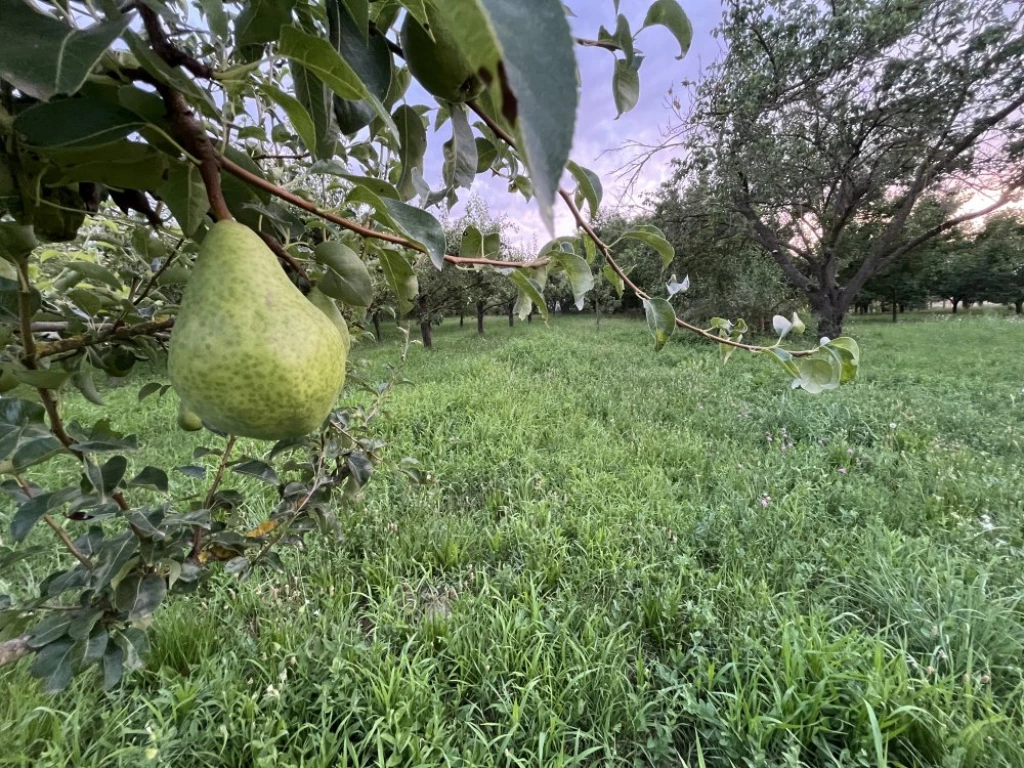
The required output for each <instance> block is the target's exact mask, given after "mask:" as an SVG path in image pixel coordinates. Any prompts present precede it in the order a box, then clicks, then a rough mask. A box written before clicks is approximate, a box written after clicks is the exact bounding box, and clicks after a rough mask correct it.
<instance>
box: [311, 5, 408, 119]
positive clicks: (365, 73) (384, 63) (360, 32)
mask: <svg viewBox="0 0 1024 768" xmlns="http://www.w3.org/2000/svg"><path fill="white" fill-rule="evenodd" d="M336 3H337V0H331V1H330V2H328V3H327V15H328V21H329V24H330V28H331V43H332V45H333V46H334V48H335V49H336V50H337V51H338V52H339V53H340V54H341V57H342V58H343V59H344V60H345V61H346V63H347V64H348V65H349V66H350V67H352V70H353V71H354V72H355V73H356V75H357V76H358V77H359V79H360V80H361V81H362V83H363V84H364V85H365V86H366V89H367V90H368V91H369V92H370V93H372V94H373V95H374V96H376V97H377V98H378V99H380V100H381V102H384V101H385V100H386V99H387V95H388V90H389V89H390V87H391V78H392V69H393V66H392V61H391V50H390V49H389V48H388V44H387V40H386V39H385V38H384V35H382V34H378V35H374V36H373V37H370V36H369V34H368V33H369V24H368V23H363V24H362V25H360V24H359V23H358V22H356V21H355V20H353V18H352V16H351V15H349V14H348V13H341V12H335V11H336V10H337V5H336ZM334 115H335V117H336V118H337V120H338V127H339V128H340V129H341V132H342V133H344V134H345V135H347V136H352V135H354V134H356V133H357V132H358V131H360V130H362V129H363V128H365V127H366V126H368V125H370V124H371V123H372V122H373V118H374V109H373V106H372V105H371V104H369V103H368V102H366V101H364V100H359V101H351V100H348V99H343V98H341V97H337V98H335V99H334ZM374 132H375V131H374V130H373V129H371V134H372V133H374Z"/></svg>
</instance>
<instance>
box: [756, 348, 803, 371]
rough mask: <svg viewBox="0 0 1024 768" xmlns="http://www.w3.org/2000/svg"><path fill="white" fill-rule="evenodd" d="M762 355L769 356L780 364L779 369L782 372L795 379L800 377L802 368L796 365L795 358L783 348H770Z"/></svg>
mask: <svg viewBox="0 0 1024 768" xmlns="http://www.w3.org/2000/svg"><path fill="white" fill-rule="evenodd" d="M761 354H763V355H767V356H768V357H770V358H771V359H772V360H774V361H775V362H776V363H778V364H779V367H781V368H782V370H784V371H785V372H786V373H787V374H788V375H789V376H791V377H792V378H793V379H796V378H798V377H799V376H800V367H799V366H798V365H797V364H796V360H795V358H794V357H793V355H791V354H790V353H789V352H787V351H786V350H784V349H783V348H782V347H769V348H768V349H766V350H764V352H762V353H761Z"/></svg>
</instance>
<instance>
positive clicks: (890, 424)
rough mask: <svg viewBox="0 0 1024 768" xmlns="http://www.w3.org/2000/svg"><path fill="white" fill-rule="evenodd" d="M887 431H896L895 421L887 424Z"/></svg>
mask: <svg viewBox="0 0 1024 768" xmlns="http://www.w3.org/2000/svg"><path fill="white" fill-rule="evenodd" d="M889 429H896V422H895V421H890V422H889Z"/></svg>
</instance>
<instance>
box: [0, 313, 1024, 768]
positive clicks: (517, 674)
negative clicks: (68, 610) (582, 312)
mask: <svg viewBox="0 0 1024 768" xmlns="http://www.w3.org/2000/svg"><path fill="white" fill-rule="evenodd" d="M504 322H505V321H504V319H502V318H494V319H493V320H489V321H488V325H487V336H486V338H478V337H477V336H476V335H475V332H474V331H475V329H473V328H471V327H470V324H468V323H467V325H466V327H465V328H463V329H460V328H458V327H457V323H454V324H453V323H451V321H449V322H447V323H445V324H444V325H443V326H442V327H441V328H440V329H439V330H438V333H437V334H436V336H435V345H436V350H435V351H434V352H427V351H424V350H422V349H421V348H418V347H414V348H413V349H412V351H411V353H410V361H409V363H408V365H407V366H406V368H405V370H404V371H403V373H402V375H404V376H406V377H408V378H409V379H411V380H412V381H413V382H414V385H413V386H407V387H401V388H400V389H399V390H398V391H397V393H396V395H395V396H394V398H393V400H392V401H391V402H390V406H389V417H388V420H387V434H386V436H385V437H386V438H387V440H388V441H389V443H390V444H391V447H390V450H391V451H392V452H393V453H394V455H396V456H402V455H412V456H416V457H418V458H419V459H420V460H421V461H422V462H423V463H424V464H425V465H426V466H428V467H429V468H430V469H431V470H432V472H433V474H435V475H436V477H437V482H436V483H435V484H434V485H433V486H432V487H430V488H429V489H426V490H424V489H419V488H415V487H411V486H410V485H409V484H408V483H407V482H405V480H403V478H402V477H400V476H398V475H397V474H396V475H389V474H387V473H381V474H380V475H378V476H377V477H375V478H374V479H373V480H372V482H371V485H370V487H369V488H368V492H367V497H366V501H365V504H364V505H363V506H362V507H360V508H359V509H356V510H353V511H352V512H351V513H348V514H347V517H346V519H345V529H346V532H345V536H344V539H343V540H342V541H340V542H339V543H338V544H336V545H334V544H332V545H326V544H319V545H315V546H313V547H312V548H311V549H310V550H309V551H307V552H305V553H298V552H295V553H293V554H291V555H290V556H289V557H288V558H287V560H288V563H289V567H290V568H291V575H290V577H282V576H280V575H278V576H274V575H271V574H267V575H265V576H264V575H261V576H259V577H257V578H253V579H251V580H249V581H247V582H244V583H241V584H239V583H236V582H234V581H233V580H231V579H229V578H227V577H219V578H218V579H217V580H216V581H215V583H214V584H212V585H211V587H210V588H209V589H208V590H207V591H206V592H204V593H202V594H201V595H199V596H196V597H193V598H187V599H179V600H176V601H175V602H174V604H173V606H172V607H170V608H168V609H166V610H163V611H162V612H161V613H160V614H159V615H158V618H157V620H156V623H155V627H154V630H153V647H154V653H153V657H152V659H151V664H150V667H149V669H148V670H146V671H144V672H141V673H136V674H134V675H133V676H132V677H131V678H129V679H128V681H127V682H126V683H125V684H124V685H123V686H122V687H120V688H119V689H117V690H116V691H114V692H112V693H109V694H103V693H102V692H101V691H100V690H99V688H100V686H99V685H98V681H97V679H96V678H94V677H91V676H85V677H83V678H79V679H78V680H76V682H75V683H74V684H73V686H72V688H71V690H69V691H68V692H67V693H66V694H63V695H60V696H58V697H56V698H52V697H47V696H45V695H44V694H42V693H41V692H39V690H38V688H37V686H36V685H35V683H34V682H33V681H31V679H30V678H29V676H28V675H27V673H26V671H25V669H24V667H21V666H19V667H18V668H16V669H13V670H11V669H8V670H5V671H3V672H2V673H0V690H3V691H4V695H2V696H0V766H32V767H33V768H36V767H40V768H46V767H49V766H65V765H74V766H83V767H84V766H140V765H166V766H175V767H176V768H177V767H178V766H181V767H187V766H299V765H302V766H324V767H326V766H341V765H352V766H355V765H385V764H386V765H395V766H413V765H457V766H489V765H517V766H518V765H522V766H526V765H535V766H541V765H545V766H547V765H621V766H634V765H636V766H640V765H653V766H680V765H687V766H734V765H735V766H751V767H752V766H765V767H768V766H771V767H775V766H778V767H779V768H781V767H782V766H874V767H875V768H878V767H879V766H886V765H892V766H901V765H906V766H943V767H944V768H952V767H953V766H978V767H979V768H981V767H982V766H985V767H986V768H987V767H988V766H1007V767H1009V766H1021V765H1024V714H1022V706H1024V674H1022V669H1021V666H1022V662H1024V605H1022V600H1024V557H1022V556H1021V555H1022V552H1021V547H1022V544H1024V527H1022V521H1024V461H1022V459H1024V355H1022V354H1021V351H1022V350H1024V323H1022V322H1015V321H1012V320H1003V319H995V318H981V319H962V318H950V317H948V316H945V317H943V318H941V319H938V320H936V319H929V320H927V321H922V322H904V323H900V324H899V325H896V326H892V325H890V324H888V323H885V322H881V321H879V320H878V319H874V318H869V319H866V320H862V321H860V322H859V323H851V325H850V327H849V330H850V332H851V333H852V334H853V335H855V336H856V337H857V338H858V339H859V341H860V342H861V345H862V348H863V353H864V361H863V368H862V377H861V379H860V380H859V381H858V382H857V383H856V384H854V385H851V386H848V387H844V388H843V389H842V390H841V391H838V392H833V393H830V394H826V395H822V396H811V395H807V394H806V393H803V392H800V391H791V390H789V388H788V386H787V385H786V382H785V381H783V379H782V378H781V376H780V374H779V372H778V371H777V370H776V369H775V368H773V367H772V365H771V363H770V362H769V361H767V360H758V359H755V358H751V357H749V356H741V355H736V356H735V357H734V358H733V360H732V361H731V362H730V363H729V365H728V367H725V368H723V367H722V366H721V365H720V362H719V354H718V351H717V350H716V349H714V348H713V347H709V346H707V345H702V344H700V343H698V342H689V341H673V342H672V343H670V344H669V346H668V347H667V348H666V349H665V350H664V351H663V352H661V353H659V354H655V353H654V352H653V350H652V349H651V346H652V345H651V344H650V341H649V338H648V337H647V335H646V329H645V327H644V326H643V324H642V323H639V322H637V321H631V320H618V319H616V320H607V319H606V320H604V321H603V322H602V324H601V328H600V330H597V329H596V328H595V326H594V322H593V319H592V318H577V319H570V318H567V317H559V318H557V319H556V320H555V321H554V322H553V326H552V327H551V328H545V326H544V324H543V323H542V322H540V321H539V320H535V321H534V322H533V323H532V324H530V325H526V324H520V325H517V326H516V327H515V328H513V329H509V328H507V327H504V325H503V324H504ZM389 330H390V331H391V333H392V334H393V333H394V330H393V329H389ZM353 356H354V358H356V359H365V360H367V361H368V362H367V365H368V366H369V368H370V369H372V370H377V371H382V370H383V365H384V364H385V363H386V362H393V361H394V360H395V359H396V358H397V345H396V344H395V343H394V341H393V340H391V341H388V342H387V343H385V344H383V345H380V346H374V345H364V346H361V347H359V348H358V349H357V350H355V351H354V352H353ZM141 383H142V380H135V381H131V382H129V383H128V384H127V385H126V386H124V387H122V388H120V389H117V390H114V391H112V392H110V393H109V394H108V399H109V400H110V401H111V402H112V405H113V408H112V409H111V412H112V413H118V406H119V405H120V406H123V407H124V409H125V410H122V411H120V414H119V417H122V418H128V419H130V420H131V423H130V424H126V425H125V426H126V427H128V428H130V429H131V430H132V431H136V432H138V433H140V434H141V435H145V436H147V443H146V445H147V447H146V448H145V450H144V451H143V452H141V453H140V455H139V456H138V457H137V458H136V459H135V463H136V464H137V466H139V467H141V466H142V465H143V464H144V463H145V460H146V456H147V455H149V456H155V455H164V456H166V455H172V456H174V457H175V458H174V461H175V462H177V463H178V464H188V463H191V462H192V460H191V452H192V448H193V447H194V446H195V445H198V444H200V443H202V442H204V441H205V442H206V443H210V442H211V440H212V438H210V437H209V436H206V437H204V436H199V437H195V436H193V435H191V434H184V433H180V432H176V431H174V430H173V428H172V427H173V423H174V405H173V403H172V402H170V401H169V400H165V401H164V402H160V401H158V400H156V399H155V398H151V399H149V400H147V401H145V403H144V405H143V406H137V405H135V404H134V403H135V400H136V393H137V391H138V386H139V385H140V384H141ZM71 408H72V410H73V411H74V412H75V413H77V414H78V415H79V416H82V415H86V414H88V415H95V410H96V409H95V407H94V406H90V405H88V404H85V403H84V402H79V401H74V402H73V403H71ZM148 436H152V439H148ZM246 449H247V450H248V451H249V452H250V453H253V452H255V451H256V450H257V446H256V444H253V443H250V444H249V445H248V446H247V447H246ZM65 471H67V472H68V473H69V475H70V474H72V473H73V472H75V471H76V470H75V469H74V468H73V467H72V466H71V465H70V464H69V465H67V466H66V467H65ZM129 472H131V469H130V470H129ZM174 482H175V484H176V490H177V491H178V492H183V491H187V490H188V489H189V488H190V487H191V486H190V484H196V483H197V481H194V480H191V479H189V478H187V477H185V476H184V475H178V476H176V477H175V479H174ZM195 490H196V491H198V490H199V485H198V484H196V485H195ZM268 506H269V500H268ZM10 512H11V510H10V509H9V508H7V507H3V508H0V522H3V530H4V531H6V529H7V522H6V519H9V516H10ZM265 513H266V509H253V510H250V511H249V514H251V515H252V516H253V518H254V520H256V519H258V518H259V516H260V515H261V514H265ZM45 572H46V570H45V568H39V567H38V566H37V567H36V568H35V569H33V568H32V566H29V565H25V564H22V565H19V566H14V567H13V570H12V571H10V572H8V573H0V592H3V591H4V590H5V589H8V588H10V585H11V584H19V583H23V582H24V581H25V579H26V578H27V577H28V578H30V579H39V578H41V577H42V576H43V575H45Z"/></svg>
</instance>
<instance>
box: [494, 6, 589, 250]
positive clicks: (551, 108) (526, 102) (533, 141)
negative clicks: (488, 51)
mask: <svg viewBox="0 0 1024 768" xmlns="http://www.w3.org/2000/svg"><path fill="white" fill-rule="evenodd" d="M479 2H480V4H481V5H482V6H483V7H484V9H485V10H486V11H487V14H488V17H489V21H490V24H491V26H492V28H493V30H494V34H495V36H496V38H497V42H498V44H499V46H500V48H501V60H502V62H503V65H504V71H505V76H506V80H507V84H508V87H509V90H510V91H511V92H512V94H514V95H515V105H514V107H513V105H511V104H508V103H506V104H504V105H503V109H502V112H503V113H504V114H506V115H507V114H509V113H510V111H511V110H513V109H514V110H515V113H516V117H517V119H516V133H517V134H518V136H519V142H518V146H519V151H520V152H521V153H522V155H523V159H524V160H525V161H526V165H527V167H528V168H529V169H530V177H531V179H532V181H533V188H534V193H535V194H536V197H537V202H538V203H539V204H540V213H541V218H542V219H543V221H544V223H545V225H546V226H547V228H548V231H549V232H551V231H554V214H553V208H554V202H555V196H556V195H557V194H558V183H559V181H560V179H561V177H562V170H563V169H564V168H565V164H566V162H568V160H569V151H570V150H571V149H572V138H573V131H574V129H575V126H576V107H577V105H578V103H579V93H578V89H577V83H576V73H577V65H576V54H575V51H574V50H573V46H574V42H573V36H572V31H571V30H570V29H569V22H568V21H567V20H566V18H565V10H564V9H563V7H562V3H561V2H559V0H518V2H515V3H510V2H508V0H479Z"/></svg>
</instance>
